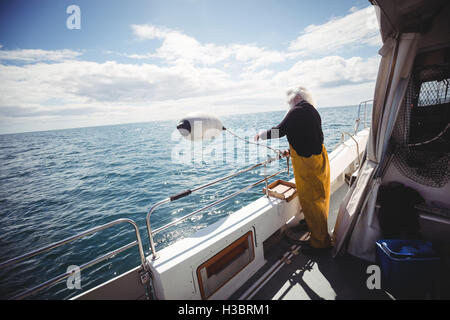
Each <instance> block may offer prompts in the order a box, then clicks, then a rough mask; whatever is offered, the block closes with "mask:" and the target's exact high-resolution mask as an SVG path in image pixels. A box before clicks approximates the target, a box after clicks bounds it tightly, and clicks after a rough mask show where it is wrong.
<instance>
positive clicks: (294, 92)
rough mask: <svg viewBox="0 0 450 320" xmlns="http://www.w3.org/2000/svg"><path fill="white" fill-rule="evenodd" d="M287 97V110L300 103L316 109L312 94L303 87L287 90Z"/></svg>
mask: <svg viewBox="0 0 450 320" xmlns="http://www.w3.org/2000/svg"><path fill="white" fill-rule="evenodd" d="M286 96H287V103H288V105H289V108H292V107H294V106H295V105H297V104H298V103H299V102H300V101H303V100H304V101H306V102H308V103H309V104H311V105H312V106H314V107H315V108H316V99H314V96H313V94H312V93H311V91H309V90H308V89H306V88H305V87H294V88H291V89H289V90H288V91H287V92H286Z"/></svg>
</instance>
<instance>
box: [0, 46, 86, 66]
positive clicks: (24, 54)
mask: <svg viewBox="0 0 450 320" xmlns="http://www.w3.org/2000/svg"><path fill="white" fill-rule="evenodd" d="M2 47H3V46H0V49H1V48H2ZM80 55H82V53H81V52H79V51H73V50H68V49H64V50H42V49H18V50H0V61H2V60H3V61H18V62H25V63H35V62H39V61H64V60H71V59H75V58H77V57H78V56H80Z"/></svg>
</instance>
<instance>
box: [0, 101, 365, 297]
mask: <svg viewBox="0 0 450 320" xmlns="http://www.w3.org/2000/svg"><path fill="white" fill-rule="evenodd" d="M318 110H319V112H320V115H321V118H322V127H323V132H324V137H325V142H324V143H325V147H326V148H327V150H328V152H329V153H330V152H331V151H333V148H334V147H335V146H336V145H337V144H338V143H339V141H340V139H341V133H342V132H343V131H346V132H353V131H354V129H355V119H356V117H357V111H358V107H357V106H348V107H333V108H320V109H318ZM285 113H286V111H275V112H265V113H255V114H241V115H232V116H226V117H222V118H221V120H222V122H223V124H224V126H225V127H227V128H229V129H231V130H232V131H233V132H235V133H237V134H239V135H242V136H244V137H246V138H248V139H250V140H251V141H253V136H254V135H255V134H256V133H257V132H258V131H260V130H263V129H270V128H271V127H272V126H275V125H277V124H278V123H279V122H280V121H281V120H282V118H283V116H284V115H285ZM368 114H369V115H370V110H368ZM369 120H370V119H369ZM176 124H177V121H175V120H174V121H161V122H148V123H135V124H124V125H113V126H101V127H90V128H77V129H66V130H54V131H45V132H31V133H21V134H8V135H0V261H6V260H7V259H10V258H12V257H15V256H18V255H22V254H25V253H27V252H29V251H32V250H34V249H37V248H39V247H42V246H46V245H49V244H51V243H52V242H56V241H59V240H62V239H65V238H67V237H70V236H73V235H76V234H77V233H80V232H82V231H85V230H88V229H90V228H93V227H95V226H99V225H102V224H105V223H108V222H111V221H113V220H115V219H119V218H130V219H132V220H134V221H135V222H136V223H137V224H138V226H139V231H140V235H141V237H142V242H143V247H144V251H145V254H146V255H148V254H149V253H150V249H149V240H148V235H147V230H146V223H145V217H146V214H147V212H148V211H149V209H150V208H151V206H152V204H154V203H156V202H157V201H159V200H162V199H164V198H166V197H168V196H170V195H174V194H177V193H179V192H181V191H184V190H186V189H189V188H193V187H195V186H199V185H202V184H204V183H206V182H210V181H212V180H214V179H217V178H220V177H222V176H224V175H227V174H230V173H232V172H236V171H237V170H239V169H242V168H246V167H249V166H251V165H253V164H255V163H256V162H257V161H264V160H265V158H266V157H267V156H273V155H274V153H273V152H272V151H271V150H268V149H266V148H263V147H257V146H255V145H249V144H246V143H244V142H242V141H240V140H238V139H235V138H234V137H232V136H229V135H228V134H227V133H226V132H223V133H222V135H220V136H219V137H218V138H216V139H215V140H213V141H210V142H206V143H203V144H202V143H200V144H198V143H195V144H192V143H191V142H189V141H187V140H184V139H183V138H181V136H180V135H179V133H178V132H177V131H176V129H175V127H176ZM262 143H268V144H269V145H270V146H272V147H273V148H277V149H280V150H285V149H287V148H288V143H287V140H286V138H281V139H279V140H272V141H262ZM285 163H286V162H285V161H284V160H282V161H279V162H277V163H274V164H272V165H271V166H269V167H268V168H267V174H272V173H275V172H276V171H278V170H282V169H283V168H285V165H286V164H285ZM263 177H264V172H263V170H261V169H259V170H253V171H251V172H248V173H246V174H243V175H240V176H237V177H235V178H233V179H231V180H228V181H226V182H222V183H220V184H218V185H215V186H212V187H209V188H206V189H203V190H201V191H199V192H196V193H194V194H192V195H190V196H188V197H185V198H182V199H180V200H177V201H174V202H172V203H170V204H167V205H164V206H161V207H160V208H158V209H157V210H156V211H155V212H154V213H153V215H152V217H151V223H152V229H153V230H154V229H156V228H158V227H161V226H163V225H165V224H167V223H169V222H171V221H174V220H175V219H177V218H180V217H182V216H184V215H186V214H188V213H190V212H192V211H194V210H196V209H199V208H200V207H202V206H205V205H207V204H208V203H210V202H212V201H215V200H218V199H220V198H221V197H224V196H226V195H228V194H230V193H232V192H235V191H237V190H239V189H242V188H244V187H245V186H247V185H248V184H250V183H253V182H256V181H258V180H260V179H262V178H263ZM276 178H282V179H291V178H293V175H292V170H291V174H290V176H287V174H286V173H283V174H281V175H280V176H278V177H276ZM276 178H273V179H276ZM263 186H264V184H260V185H258V186H257V187H255V188H253V189H251V190H249V191H247V192H245V193H242V194H240V195H239V196H236V197H234V198H232V199H230V200H228V201H226V202H224V203H221V204H219V205H217V206H215V207H212V208H210V209H208V210H205V211H204V212H201V213H199V214H197V215H195V216H193V217H191V218H189V219H187V220H186V221H184V222H182V223H180V224H178V225H176V226H174V227H171V228H169V229H167V230H165V231H163V232H161V233H158V234H156V235H155V242H156V244H157V246H156V248H157V249H158V250H160V249H161V248H164V247H166V246H168V245H170V244H171V243H173V242H175V241H177V240H179V239H181V238H183V237H187V236H189V235H191V234H192V233H194V232H195V231H197V230H199V229H202V228H204V227H206V226H208V225H210V224H212V223H214V222H216V221H218V220H219V219H221V218H224V217H226V216H227V215H229V214H231V213H233V212H235V211H236V210H238V209H240V208H242V207H243V206H245V205H247V204H249V203H250V202H252V201H254V200H256V199H258V198H259V197H261V196H262V195H263V194H262V188H263ZM134 240H135V232H134V229H133V228H132V227H131V225H129V224H120V225H117V226H114V227H112V228H110V229H106V230H103V231H100V232H98V233H95V234H93V235H90V236H88V237H86V238H83V239H79V240H76V241H74V242H71V243H69V244H66V245H64V246H62V247H60V248H57V249H54V250H52V251H49V252H47V253H44V254H42V255H39V256H35V257H33V258H31V259H29V260H27V261H24V262H21V263H19V264H17V265H14V266H11V267H7V268H5V269H3V270H0V298H2V299H5V298H8V297H10V296H11V295H14V294H17V293H19V292H21V291H23V290H25V289H27V288H31V287H34V286H36V285H38V284H39V283H41V282H43V281H45V280H48V279H50V278H53V277H55V276H57V275H59V274H61V273H65V272H67V268H68V267H69V266H81V265H83V264H84V263H86V262H88V261H90V260H92V259H94V258H97V257H99V256H100V255H103V254H105V253H107V252H110V251H112V250H114V249H116V248H119V247H121V246H124V245H126V244H128V243H130V242H132V241H134ZM139 263H140V259H139V253H138V249H137V247H133V248H131V249H129V250H127V251H125V252H123V253H120V254H118V255H116V256H115V257H113V258H110V259H108V260H106V261H104V262H102V263H99V264H97V265H95V266H93V267H90V268H88V269H85V270H83V271H82V272H81V274H80V282H79V284H80V286H79V287H81V289H80V288H76V287H75V288H74V286H68V285H67V282H66V281H65V280H63V281H60V282H59V283H57V284H56V285H53V286H52V287H50V288H48V289H46V290H44V291H41V292H39V293H37V294H35V295H33V296H31V297H29V298H31V299H33V298H34V299H36V298H37V299H64V298H70V297H73V296H75V295H78V294H80V293H81V292H83V291H84V290H87V289H90V288H92V287H94V286H96V285H99V284H101V283H102V282H104V281H107V280H109V279H111V278H113V277H114V276H117V275H119V274H120V273H122V272H125V271H127V270H129V269H131V268H133V267H136V266H138V265H139ZM68 287H69V288H71V289H69V288H68Z"/></svg>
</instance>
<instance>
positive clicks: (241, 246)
mask: <svg viewBox="0 0 450 320" xmlns="http://www.w3.org/2000/svg"><path fill="white" fill-rule="evenodd" d="M254 258H255V249H254V246H253V232H252V231H249V232H247V233H246V234H245V235H243V236H242V237H240V238H239V239H237V240H236V241H234V242H233V243H231V244H230V245H229V246H228V247H226V248H225V249H223V250H222V251H220V252H219V253H218V254H216V255H215V256H214V257H212V258H211V259H209V260H207V261H206V262H204V263H203V264H202V265H200V266H199V267H198V268H197V278H198V282H199V287H200V293H201V295H202V299H208V298H209V297H210V296H211V295H212V294H213V293H215V292H216V291H217V290H219V289H220V288H221V287H222V286H223V285H225V284H226V283H227V282H228V281H230V280H231V279H232V278H233V277H234V276H235V275H236V274H238V273H239V271H241V270H242V269H244V267H245V266H247V265H248V264H249V263H250V262H251V261H252V260H253V259H254Z"/></svg>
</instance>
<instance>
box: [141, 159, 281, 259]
mask: <svg viewBox="0 0 450 320" xmlns="http://www.w3.org/2000/svg"><path fill="white" fill-rule="evenodd" d="M288 157H289V156H288V155H283V154H281V153H278V154H277V157H275V158H268V159H267V160H266V161H264V162H261V163H258V164H255V165H253V166H251V167H249V168H246V169H243V170H240V171H238V172H235V173H232V174H230V175H227V176H225V177H222V178H219V179H217V180H214V181H212V182H209V183H207V184H204V185H201V186H199V187H196V188H194V189H188V190H185V191H183V192H181V193H179V194H177V195H174V196H171V197H168V198H166V199H163V200H161V201H159V202H157V203H155V204H154V205H153V206H152V207H151V208H150V211H149V212H148V213H147V216H146V223H147V233H148V237H149V241H150V249H151V251H152V259H153V260H156V259H158V258H159V254H158V253H157V251H156V248H155V242H154V240H153V235H154V234H156V233H158V232H161V231H163V230H165V229H167V228H169V227H171V226H173V225H176V224H178V223H180V222H182V221H184V220H186V219H188V218H189V217H191V216H193V215H196V214H197V213H199V212H201V211H204V210H206V209H208V208H211V207H213V206H215V205H217V204H219V203H221V202H224V201H226V200H228V199H231V198H233V197H235V196H237V195H238V194H240V193H242V192H245V191H247V190H249V189H251V188H253V187H255V186H256V185H258V184H260V183H262V182H266V186H267V179H270V178H272V177H274V176H276V175H278V174H280V173H281V172H283V171H284V170H281V171H278V172H277V173H275V174H272V175H270V176H267V175H266V170H264V179H261V180H259V181H257V182H255V183H252V184H250V185H248V186H247V187H245V188H242V189H241V190H239V191H236V192H234V193H232V194H231V195H228V196H226V197H224V198H222V199H219V200H217V201H214V202H213V203H210V204H208V205H207V206H205V207H203V208H200V209H197V210H195V211H193V212H191V213H189V214H187V215H185V216H183V217H181V218H179V219H176V220H174V221H172V222H170V223H168V224H166V225H164V226H162V227H160V228H158V229H156V230H155V231H152V228H151V224H150V216H151V215H152V213H153V212H154V211H155V209H156V208H157V207H159V206H161V205H163V204H166V203H169V202H172V201H175V200H177V199H180V198H183V197H185V196H187V195H190V194H191V193H193V192H195V191H198V190H201V189H204V188H206V187H209V186H212V185H214V184H216V183H219V182H222V181H225V180H228V179H231V178H233V177H235V176H238V175H240V174H242V173H245V172H248V171H250V170H253V169H255V168H258V167H261V166H264V168H266V166H267V165H268V164H269V163H271V162H273V161H276V160H280V159H282V158H288ZM287 168H288V169H287V170H288V172H289V162H287ZM266 195H267V187H266Z"/></svg>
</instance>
